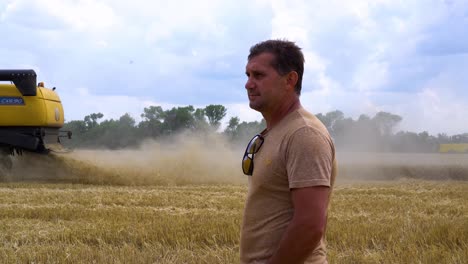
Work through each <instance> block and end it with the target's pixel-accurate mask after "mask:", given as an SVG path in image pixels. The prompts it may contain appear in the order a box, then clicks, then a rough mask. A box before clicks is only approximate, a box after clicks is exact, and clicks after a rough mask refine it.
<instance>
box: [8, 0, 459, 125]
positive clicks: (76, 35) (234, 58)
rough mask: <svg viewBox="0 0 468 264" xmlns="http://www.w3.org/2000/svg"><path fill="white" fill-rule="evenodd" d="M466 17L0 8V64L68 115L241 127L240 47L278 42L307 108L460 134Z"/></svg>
mask: <svg viewBox="0 0 468 264" xmlns="http://www.w3.org/2000/svg"><path fill="white" fill-rule="evenodd" d="M467 10H468V2H467V1H464V0H451V1H439V0H429V1H422V0H419V1H418V0H415V1H392V0H355V1H341V0H330V1H306V0H290V1H286V0H271V1H270V0H268V1H266V0H256V1H246V0H241V2H238V1H234V0H226V1H216V0H200V1H189V0H184V1H177V2H176V1H172V2H171V1H147V0H133V1H127V0H93V1H92V0H76V1H72V0H63V1H59V0H44V1H40V0H9V1H5V0H4V1H1V0H0V34H1V35H2V36H8V40H9V41H4V42H1V44H0V57H1V58H2V60H1V61H0V68H33V69H35V70H36V71H37V72H38V76H39V79H40V80H44V81H46V83H50V84H53V85H52V86H57V87H58V91H59V94H60V95H61V96H62V98H63V99H64V104H65V108H66V111H67V112H66V114H67V115H68V116H69V117H73V118H74V119H82V118H83V116H84V115H87V114H89V113H92V112H96V111H101V112H105V113H106V117H112V118H118V117H120V116H121V115H123V114H124V113H125V112H130V113H132V115H134V116H135V117H138V116H139V114H140V113H141V112H142V109H143V107H144V105H145V102H149V103H154V104H157V105H168V106H172V105H173V106H178V105H188V104H192V105H200V106H201V107H203V106H204V105H207V104H223V105H225V106H227V107H228V109H229V112H228V115H229V116H239V117H240V118H241V120H245V121H253V120H260V119H261V115H260V114H258V113H256V112H255V111H253V110H251V109H250V108H249V107H248V102H247V100H246V98H245V93H244V92H243V90H244V88H243V85H244V84H243V81H244V80H243V79H242V78H243V71H244V67H245V58H246V56H247V53H248V48H249V47H250V46H251V45H253V44H254V43H255V42H258V41H261V40H264V39H266V38H270V37H272V38H288V39H290V40H293V41H296V42H297V43H298V44H299V45H300V46H301V47H302V48H303V51H304V54H305V58H306V65H305V75H304V82H303V95H302V97H301V98H302V101H303V104H304V105H305V106H306V107H308V108H309V109H311V110H312V111H313V112H316V113H317V112H326V111H331V110H335V109H340V110H342V111H343V112H344V113H345V114H346V115H351V116H353V117H356V116H357V115H359V114H361V113H366V114H369V115H373V114H374V113H375V112H376V111H389V112H394V113H397V114H400V115H402V116H403V117H404V122H403V124H402V127H403V128H408V129H409V128H411V129H414V130H417V131H418V130H430V131H438V129H439V128H440V127H439V125H438V124H440V123H442V122H444V125H443V126H442V127H441V128H440V129H442V130H443V129H447V132H451V133H461V132H466V130H467V128H466V127H463V125H460V124H462V123H463V122H462V118H463V116H466V115H468V113H467V109H466V107H465V106H464V105H468V103H467V101H468V99H467V96H468V95H467V92H466V87H465V86H464V84H466V83H467V82H468V80H467V79H466V78H465V77H464V76H465V72H466V70H467V68H468V64H467V63H465V62H464V61H467V60H466V57H464V56H465V55H463V52H467V50H468V49H467V48H466V47H468V37H465V35H466V34H464V32H465V31H466V30H464V29H465V28H466V27H467V26H468V21H467V20H466V13H467ZM38 18H40V19H38ZM452 35H453V36H456V37H452ZM465 44H466V45H465ZM444 76H445V77H444ZM451 80H457V81H451ZM80 87H86V89H83V88H80ZM80 89H81V94H80ZM76 98H80V100H81V99H82V100H83V103H78V102H77V99H76ZM227 120H228V118H226V121H227ZM433 121H434V122H433Z"/></svg>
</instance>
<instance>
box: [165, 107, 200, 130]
mask: <svg viewBox="0 0 468 264" xmlns="http://www.w3.org/2000/svg"><path fill="white" fill-rule="evenodd" d="M194 111H195V109H194V108H193V106H191V105H189V106H185V107H173V108H172V109H171V110H168V111H165V113H164V123H163V128H164V129H163V131H164V133H167V134H171V133H174V132H177V131H181V130H183V129H193V128H195V117H194V115H193V113H194Z"/></svg>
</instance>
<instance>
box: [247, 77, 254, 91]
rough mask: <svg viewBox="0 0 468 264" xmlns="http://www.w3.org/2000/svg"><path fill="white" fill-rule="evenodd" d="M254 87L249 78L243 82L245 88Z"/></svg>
mask: <svg viewBox="0 0 468 264" xmlns="http://www.w3.org/2000/svg"><path fill="white" fill-rule="evenodd" d="M254 87H255V84H254V83H253V82H252V81H251V80H250V78H249V79H247V82H246V83H245V89H247V90H249V89H253V88H254Z"/></svg>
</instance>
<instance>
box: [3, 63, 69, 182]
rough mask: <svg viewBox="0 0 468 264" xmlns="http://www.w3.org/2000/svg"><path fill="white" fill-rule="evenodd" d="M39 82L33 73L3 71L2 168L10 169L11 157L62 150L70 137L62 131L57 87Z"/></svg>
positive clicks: (62, 116) (61, 111)
mask: <svg viewBox="0 0 468 264" xmlns="http://www.w3.org/2000/svg"><path fill="white" fill-rule="evenodd" d="M36 80H37V76H36V73H35V72H34V70H0V81H3V83H0V167H2V166H3V168H7V169H11V167H12V161H11V157H10V156H13V155H15V154H17V155H21V154H22V153H23V152H24V151H27V152H34V153H40V154H48V153H50V152H51V151H54V150H61V149H62V147H61V144H60V139H61V138H62V137H68V138H71V132H69V131H61V130H60V129H61V128H62V126H63V124H64V114H63V107H62V103H61V101H60V97H59V96H58V95H57V93H56V92H55V88H53V89H49V88H46V87H44V83H42V82H41V83H39V84H38V83H37V81H36ZM5 81H7V82H10V83H5ZM0 173H1V170H0ZM0 178H1V175H0Z"/></svg>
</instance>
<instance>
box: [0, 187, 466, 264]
mask: <svg viewBox="0 0 468 264" xmlns="http://www.w3.org/2000/svg"><path fill="white" fill-rule="evenodd" d="M246 191H247V189H246V187H245V186H242V185H241V186H239V185H199V186H192V185H190V186H165V187H163V186H152V187H132V186H92V185H73V184H31V183H29V184H28V183H24V182H23V183H5V184H0V201H1V203H0V209H1V210H0V245H1V246H0V262H1V263H31V262H34V263H238V250H239V247H238V244H239V232H240V230H239V228H240V224H241V221H242V208H243V204H244V199H245V194H246ZM327 240H328V244H329V245H328V248H329V260H330V262H331V263H466V260H467V259H468V183H466V182H440V181H437V182H428V181H408V180H403V181H396V182H378V183H359V184H358V183H353V184H340V185H338V186H337V187H336V189H335V192H334V195H333V203H332V206H331V211H330V216H329V226H328V230H327Z"/></svg>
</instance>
